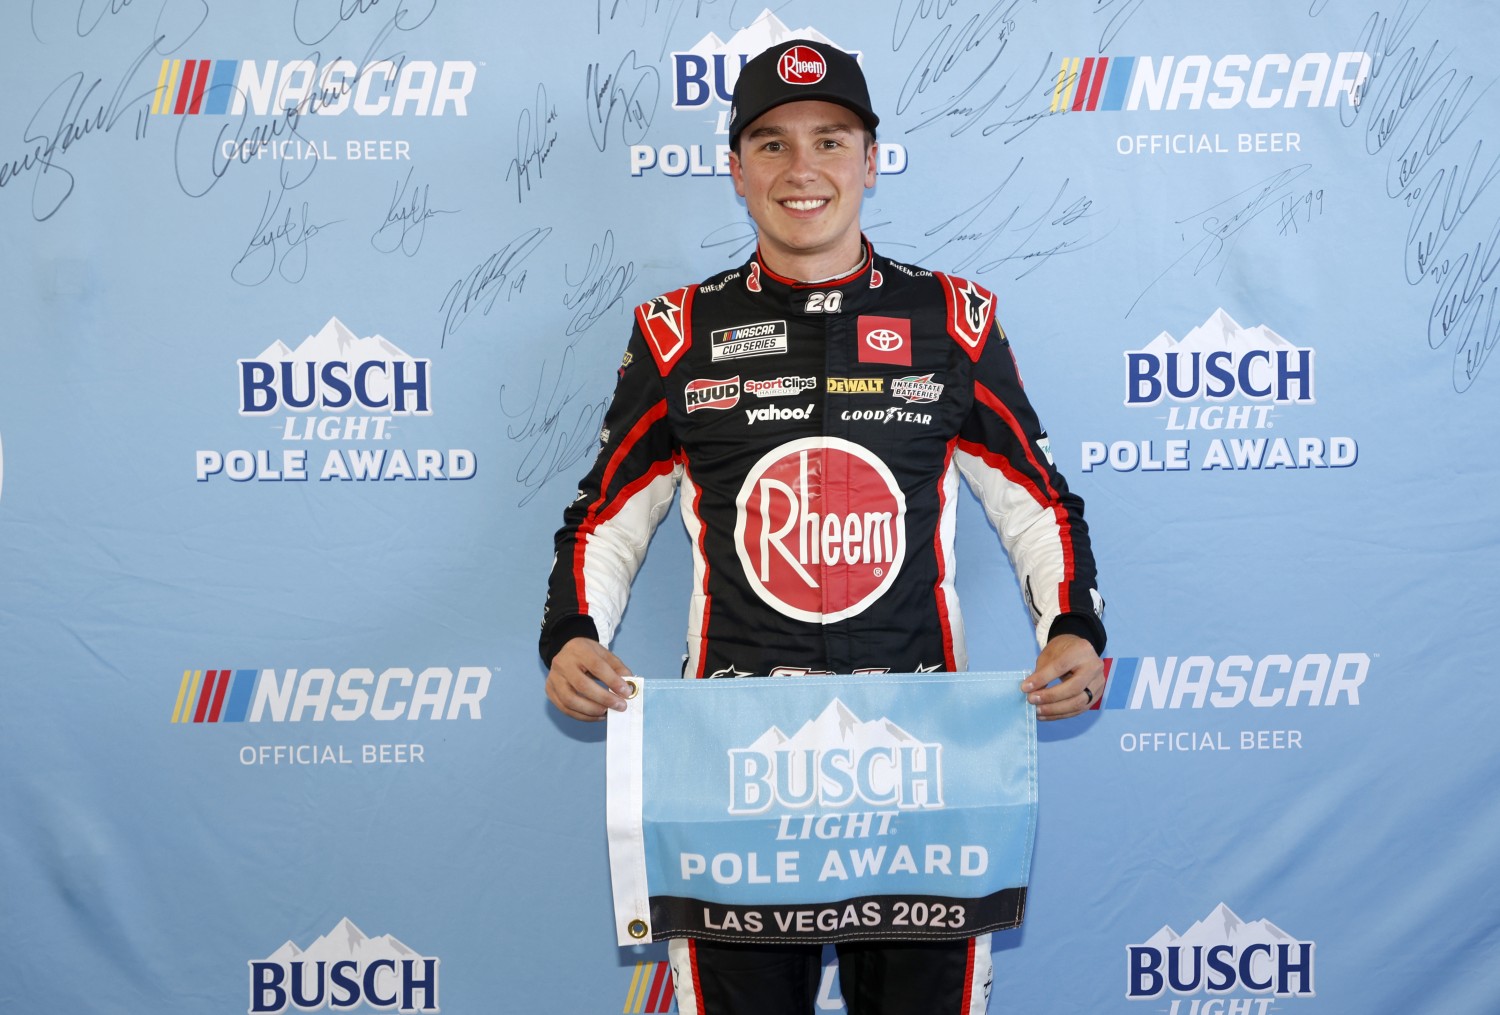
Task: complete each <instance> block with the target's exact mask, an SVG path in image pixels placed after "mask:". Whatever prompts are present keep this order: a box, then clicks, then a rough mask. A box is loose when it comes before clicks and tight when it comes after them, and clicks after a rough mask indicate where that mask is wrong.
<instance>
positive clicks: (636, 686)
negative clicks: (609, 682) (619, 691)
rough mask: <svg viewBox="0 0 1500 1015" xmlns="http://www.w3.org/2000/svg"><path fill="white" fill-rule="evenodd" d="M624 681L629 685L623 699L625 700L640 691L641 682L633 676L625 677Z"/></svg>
mask: <svg viewBox="0 0 1500 1015" xmlns="http://www.w3.org/2000/svg"><path fill="white" fill-rule="evenodd" d="M625 683H627V684H629V685H630V693H629V694H627V695H625V699H626V700H627V701H629V700H630V699H631V698H634V697H635V696H636V695H638V694H640V693H641V682H640V681H639V680H636V679H635V678H633V677H626V678H625Z"/></svg>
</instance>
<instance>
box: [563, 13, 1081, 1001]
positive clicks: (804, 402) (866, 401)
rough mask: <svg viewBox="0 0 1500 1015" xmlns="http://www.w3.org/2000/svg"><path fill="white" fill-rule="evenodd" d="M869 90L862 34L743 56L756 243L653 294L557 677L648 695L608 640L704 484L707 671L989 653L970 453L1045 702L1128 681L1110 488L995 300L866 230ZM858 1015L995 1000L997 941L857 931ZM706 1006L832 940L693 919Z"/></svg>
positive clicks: (691, 633)
mask: <svg viewBox="0 0 1500 1015" xmlns="http://www.w3.org/2000/svg"><path fill="white" fill-rule="evenodd" d="M878 122H879V120H878V118H877V117H876V116H875V114H874V112H873V111H872V110H871V108H870V100H869V92H868V89H867V87H866V84H865V80H864V76H863V74H862V73H861V71H860V68H859V65H858V63H857V62H856V61H855V59H854V58H853V57H851V56H850V55H848V54H847V53H843V52H841V51H840V50H837V49H835V48H833V47H831V46H828V45H826V44H823V43H819V42H814V41H810V40H805V39H804V40H796V41H793V42H788V43H783V44H780V45H777V46H773V47H772V48H771V49H770V50H767V51H766V52H765V53H762V54H761V55H760V56H757V57H756V58H755V59H753V60H751V61H749V62H748V63H747V64H746V65H745V67H744V69H743V70H742V71H741V73H740V77H739V81H738V83H737V84H736V86H735V91H734V106H733V109H732V110H731V114H730V127H729V134H730V146H731V149H732V154H731V155H730V169H731V173H732V175H733V178H734V187H735V191H736V193H738V194H739V195H740V196H741V197H743V198H744V199H745V204H746V207H747V209H748V211H749V213H750V217H751V218H752V219H753V220H754V222H755V225H756V231H757V239H758V245H757V249H756V252H755V255H754V257H753V258H752V259H751V260H750V262H749V263H747V264H745V265H744V266H742V267H740V268H737V269H734V270H732V271H727V272H723V273H721V274H719V275H716V276H714V277H712V278H710V279H708V280H706V281H704V282H703V283H701V284H699V285H694V286H686V287H684V288H682V289H679V290H676V291H675V292H671V293H666V294H664V295H662V296H659V297H657V298H656V299H653V300H650V301H648V302H646V303H644V304H642V305H641V306H640V307H638V308H636V312H635V328H634V331H633V333H632V335H631V339H630V344H629V347H628V349H627V351H626V353H625V359H624V363H623V364H622V366H621V368H620V380H619V384H618V386H617V387H616V390H615V396H614V401H613V403H612V404H611V406H610V409H609V413H608V416H607V418H606V419H605V424H604V432H603V433H602V434H601V444H602V447H601V450H600V453H599V457H598V459H597V460H596V461H595V463H594V465H593V468H592V469H591V470H590V472H589V475H588V476H587V477H586V478H585V479H584V481H583V483H582V485H581V487H580V490H579V496H578V498H577V499H576V500H575V501H574V502H573V504H572V505H571V506H569V507H568V509H567V510H566V512H565V514H564V525H563V527H562V529H561V530H560V531H559V532H558V534H557V541H556V547H557V557H556V560H555V562H554V565H553V569H552V577H551V582H550V587H549V590H548V600H547V611H546V616H545V619H544V622H543V629H542V637H541V652H542V656H543V659H544V661H546V662H547V663H548V664H549V667H550V669H549V672H548V674H547V696H548V697H549V698H550V699H551V701H552V702H553V704H554V705H556V706H557V707H558V708H559V709H561V710H562V711H563V712H565V713H566V714H568V715H570V716H572V717H574V718H576V719H583V720H598V719H600V718H602V717H603V716H604V715H605V713H606V710H607V709H611V708H613V709H621V710H623V709H624V708H625V707H626V703H625V698H624V695H625V694H626V693H627V688H626V685H625V683H624V681H623V679H622V678H623V677H624V676H626V675H628V674H629V673H630V669H629V667H627V666H626V665H625V663H624V662H622V661H621V660H620V659H619V658H617V657H616V656H615V655H614V654H612V653H611V652H610V651H609V650H608V649H607V648H605V645H607V644H608V643H609V641H610V639H611V637H612V635H613V633H614V630H615V627H616V625H617V623H618V622H619V619H620V616H621V613H622V612H623V610H624V607H625V601H626V598H627V596H628V592H629V586H630V582H631V579H632V578H633V577H634V575H635V571H636V568H637V566H638V565H639V563H640V561H641V558H642V556H643V555H644V553H645V550H646V545H647V543H648V541H649V539H650V536H651V533H652V531H653V530H654V528H655V526H656V524H657V522H658V521H660V519H661V517H662V516H663V515H664V514H665V513H666V511H667V509H668V507H669V506H670V503H671V500H672V497H673V494H674V492H675V491H676V490H677V489H678V488H679V487H680V488H681V512H682V516H683V520H684V522H685V523H686V526H687V530H688V534H689V537H690V539H691V542H692V547H693V560H694V573H693V592H692V596H691V604H690V609H689V620H688V652H687V659H686V663H685V667H684V676H687V677H700V678H701V677H738V676H748V675H751V674H777V673H808V672H837V673H853V672H861V671H866V672H869V671H889V672H917V671H922V670H945V671H950V670H962V669H964V668H966V665H967V660H966V656H965V650H964V638H963V621H962V617H961V614H960V612H959V604H958V598H957V595H956V593H955V590H954V567H955V557H954V551H953V535H954V519H955V504H956V498H957V493H958V474H959V473H960V472H961V473H963V474H964V476H965V477H966V478H967V480H968V482H969V484H970V486H971V487H972V488H973V489H974V490H975V492H976V493H977V494H978V496H979V497H980V499H981V501H982V502H983V504H984V506H985V510H986V512H987V514H988V515H989V517H990V519H991V521H992V522H993V523H994V524H995V526H996V528H997V529H998V530H999V533H1000V536H1001V540H1002V542H1003V543H1004V545H1005V548H1006V550H1007V552H1008V553H1009V554H1010V557H1011V560H1012V563H1013V565H1014V566H1015V568H1016V572H1017V575H1018V578H1019V579H1020V582H1021V588H1022V591H1023V593H1024V595H1025V598H1026V602H1027V604H1028V606H1029V607H1030V609H1031V612H1032V618H1033V620H1034V621H1035V623H1036V625H1037V633H1038V641H1039V643H1040V644H1041V645H1042V650H1041V654H1040V655H1039V657H1038V658H1037V663H1036V668H1035V671H1034V672H1033V673H1032V674H1031V675H1030V676H1029V677H1028V678H1027V679H1026V680H1025V681H1024V682H1023V683H1022V685H1021V687H1022V691H1023V692H1024V693H1025V694H1027V696H1028V700H1029V701H1031V702H1032V703H1033V704H1034V705H1035V706H1036V709H1037V716H1038V718H1040V719H1043V720H1049V719H1061V718H1066V717H1069V716H1074V715H1078V714H1080V713H1081V712H1083V711H1084V710H1086V709H1087V708H1088V707H1089V706H1090V705H1091V704H1092V703H1093V701H1094V698H1095V696H1096V695H1097V694H1098V693H1099V692H1100V691H1102V690H1103V686H1104V675H1103V667H1102V665H1101V663H1100V660H1099V653H1100V652H1101V651H1102V650H1103V646H1104V627H1103V624H1102V621H1101V619H1100V613H1101V610H1102V600H1101V599H1100V598H1099V594H1098V592H1097V591H1095V588H1094V585H1095V577H1094V563H1093V556H1092V553H1091V551H1090V548H1089V541H1088V530H1087V528H1086V526H1085V525H1084V521H1083V504H1082V501H1081V500H1080V499H1079V498H1078V497H1077V496H1075V495H1073V494H1071V493H1069V492H1068V489H1067V486H1066V484H1065V483H1064V481H1063V479H1062V477H1061V476H1060V475H1059V474H1058V473H1057V471H1056V469H1055V468H1054V467H1053V465H1052V461H1051V455H1050V452H1049V451H1048V446H1047V439H1046V433H1045V432H1044V431H1043V430H1042V428H1041V426H1040V424H1039V423H1038V421H1037V418H1036V414H1035V413H1034V412H1033V410H1032V408H1031V405H1030V403H1029V402H1028V401H1027V398H1026V396H1025V394H1024V392H1023V391H1022V388H1021V380H1020V377H1019V375H1018V373H1017V370H1016V366H1015V360H1014V358H1013V357H1012V355H1011V352H1010V348H1009V342H1008V340H1007V339H1006V336H1005V333H1004V332H1003V331H1002V330H1001V328H1000V327H999V325H998V324H997V323H996V321H995V299H994V296H993V295H992V294H991V293H989V292H988V291H987V290H985V289H983V288H981V287H979V286H977V285H975V284H973V283H972V282H969V281H967V280H964V279H959V278H955V277H953V276H948V275H943V274H941V273H936V272H930V271H926V270H924V269H921V268H915V267H911V266H908V265H903V264H898V263H896V262H894V261H891V260H889V259H887V258H884V257H881V256H880V255H879V254H877V253H875V251H874V250H873V248H872V247H871V246H870V245H869V244H868V243H867V242H866V241H865V239H864V237H863V234H862V233H861V231H860V223H859V212H860V203H861V201H862V199H863V196H864V191H865V190H866V189H868V188H870V187H873V186H874V185H875V174H876V152H877V147H876V143H875V136H874V132H875V128H876V126H877V124H878ZM838 949H839V965H840V980H841V986H842V992H843V995H844V999H845V1003H846V1005H847V1006H848V1009H849V1011H850V1013H851V1015H872V1013H873V1015H897V1013H902V1015H917V1013H921V1015H928V1013H932V1012H954V1013H959V1012H982V1011H983V1010H984V1007H985V1004H986V1001H987V998H988V992H989V973H990V948H989V937H988V935H984V936H982V937H980V938H978V939H970V940H968V941H958V942H937V943H932V942H920V943H918V942H911V943H893V942H873V943H871V942H858V943H853V944H841V945H839V946H838ZM670 951H671V957H672V968H673V972H674V975H675V977H676V989H677V1000H678V1007H679V1009H680V1010H681V1011H682V1012H684V1013H685V1015H686V1013H692V1015H718V1013H720V1012H744V1013H756V1015H760V1013H782V1012H787V1013H794V1012H795V1013H800V1012H811V1011H812V1008H813V1003H814V999H815V996H816V991H817V987H818V981H819V969H820V960H819V948H818V947H817V946H807V945H794V946H786V947H777V946H764V945H744V946H735V945H723V944H714V943H711V942H706V941H682V940H674V941H672V942H671V947H670Z"/></svg>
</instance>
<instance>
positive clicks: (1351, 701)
mask: <svg viewBox="0 0 1500 1015" xmlns="http://www.w3.org/2000/svg"><path fill="white" fill-rule="evenodd" d="M1369 675H1370V655H1369V653H1367V652H1339V653H1337V654H1336V655H1329V654H1327V653H1324V652H1310V653H1307V654H1306V655H1302V656H1299V657H1297V658H1295V659H1294V658H1293V657H1292V656H1290V655H1285V654H1281V653H1272V654H1270V655H1264V656H1261V657H1259V658H1255V657H1252V656H1248V655H1231V656H1224V657H1223V658H1221V659H1215V658H1214V657H1213V656H1207V655H1192V656H1183V657H1178V656H1167V657H1166V658H1164V659H1163V658H1158V657H1155V656H1145V657H1141V658H1122V659H1112V658H1110V659H1105V660H1104V679H1105V687H1104V692H1103V693H1102V694H1101V695H1100V696H1099V700H1098V701H1096V702H1094V706H1093V707H1094V708H1109V709H1116V708H1124V709H1146V708H1149V709H1180V708H1205V707H1207V708H1238V707H1241V706H1246V705H1248V706H1249V707H1251V708H1295V707H1299V706H1327V705H1338V704H1347V705H1358V704H1359V689H1360V688H1361V687H1362V686H1364V683H1365V680H1366V679H1367V678H1368V677H1369Z"/></svg>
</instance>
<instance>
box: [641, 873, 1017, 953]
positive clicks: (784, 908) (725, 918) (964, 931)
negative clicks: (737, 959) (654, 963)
mask: <svg viewBox="0 0 1500 1015" xmlns="http://www.w3.org/2000/svg"><path fill="white" fill-rule="evenodd" d="M870 906H874V907H875V910H874V912H876V913H878V914H879V920H878V921H877V922H875V923H870V922H868V921H869V919H870V917H871V910H870V909H869V908H868V907H870ZM919 906H920V907H922V908H921V909H920V910H919V909H918V908H917V907H919ZM901 907H904V912H905V914H906V919H905V921H904V923H902V924H899V925H898V924H896V923H895V922H894V921H895V920H896V919H897V917H898V913H899V912H900V911H901ZM955 909H960V910H961V911H962V914H963V915H962V922H961V923H959V925H958V926H953V925H952V923H953V920H954V919H955V917H954V911H955ZM830 911H831V912H832V913H833V914H834V916H833V919H834V921H835V922H836V923H839V924H842V925H843V926H840V927H835V928H834V929H831V930H820V929H817V928H816V926H815V927H814V929H812V930H809V931H806V932H800V933H799V932H795V931H790V930H788V929H783V928H790V927H791V926H792V925H793V924H794V923H796V922H797V921H798V917H799V914H803V913H812V914H814V915H813V917H812V920H813V922H814V924H816V922H817V915H818V914H821V913H827V912H830ZM851 911H852V914H853V916H854V918H855V920H856V921H857V922H855V923H853V924H848V917H849V915H850V914H851ZM919 913H920V914H921V915H923V916H924V917H925V920H924V924H923V925H922V926H917V925H916V924H914V923H913V922H912V918H913V917H914V916H916V915H917V914H919ZM752 914H754V917H753V918H752ZM1025 914H1026V889H1025V888H1024V887H1021V888H1002V889H1001V890H1000V891H998V892H994V893H993V894H990V895H984V896H980V897H977V898H958V897H954V896H945V895H907V894H900V895H860V896H855V897H854V898H849V899H839V900H837V901H832V902H812V903H790V904H788V903H777V904H768V905H754V906H747V905H727V904H725V903H721V902H706V901H704V900H703V899H694V898H688V897H684V896H678V895H653V896H651V940H653V941H665V940H667V939H668V938H677V937H691V938H700V939H702V940H705V941H723V942H733V943H737V944H754V943H757V942H759V943H762V944H833V943H837V942H840V941H956V940H961V939H963V938H970V937H974V936H975V935H976V934H987V933H989V932H990V931H994V930H1010V929H1011V928H1013V927H1019V926H1020V925H1021V920H1022V918H1023V917H1024V916H1025ZM805 919H806V918H804V921H803V922H805ZM935 920H940V921H941V923H942V926H933V925H932V923H933V922H934V921H935ZM752 925H758V926H760V928H761V930H760V931H758V932H752V931H748V930H745V929H744V928H746V927H748V926H752ZM730 926H737V927H739V928H741V929H740V930H738V931H734V930H729V929H727V928H728V927H730Z"/></svg>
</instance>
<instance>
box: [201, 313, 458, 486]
mask: <svg viewBox="0 0 1500 1015" xmlns="http://www.w3.org/2000/svg"><path fill="white" fill-rule="evenodd" d="M236 392H237V396H238V398H237V401H238V407H239V415H240V416H241V417H243V418H245V419H247V420H264V421H266V423H267V424H268V426H269V428H270V429H271V430H272V432H274V433H275V434H276V436H277V437H278V438H279V439H280V440H281V441H282V442H283V446H282V447H281V448H280V449H279V450H277V451H273V450H271V449H268V448H259V449H234V450H229V451H221V450H219V449H216V448H202V449H199V450H198V451H197V452H196V456H195V466H196V468H195V478H196V479H197V480H198V482H200V483H206V482H210V481H213V480H220V479H229V480H233V481H235V482H246V481H248V480H258V481H261V482H266V481H270V482H305V481H307V480H308V479H309V478H316V479H317V480H318V481H320V482H330V481H333V480H340V481H343V482H367V481H395V480H403V481H409V482H425V481H430V480H462V479H470V478H472V477H473V476H474V474H475V473H476V471H477V469H478V465H477V461H476V459H475V456H474V452H473V451H471V450H469V449H467V448H405V447H393V446H391V445H390V444H389V443H387V442H391V441H394V440H395V439H396V437H397V435H398V432H400V431H401V430H403V429H404V428H405V427H406V425H407V422H408V421H410V420H412V419H414V418H421V417H428V416H431V415H432V412H433V409H432V362H431V360H427V359H420V358H417V357H413V356H411V355H409V354H407V353H406V352H403V351H402V350H401V349H400V348H398V347H397V346H396V345H395V343H393V342H391V341H389V340H388V339H386V338H384V337H382V336H380V335H371V336H368V337H365V338H361V337H359V336H357V335H355V334H354V332H352V331H350V330H349V328H347V327H346V326H345V325H344V323H343V322H342V321H340V320H339V319H338V318H337V317H332V318H329V320H328V323H327V324H325V325H323V327H322V328H321V329H320V330H319V331H318V332H317V334H315V335H309V336H307V337H306V338H304V339H303V340H302V341H301V342H299V343H298V345H297V346H296V348H290V347H288V346H287V345H286V343H284V342H282V341H281V340H280V339H278V340H276V341H275V342H272V343H271V345H270V346H268V347H267V348H266V349H265V350H264V351H263V352H261V353H260V355H258V356H256V357H254V358H252V359H241V360H237V361H236ZM325 445H332V446H327V447H326V448H325ZM348 445H356V446H352V447H351V446H348ZM313 448H317V449H322V450H323V456H322V458H321V460H320V461H319V460H313V461H309V451H310V449H313Z"/></svg>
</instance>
